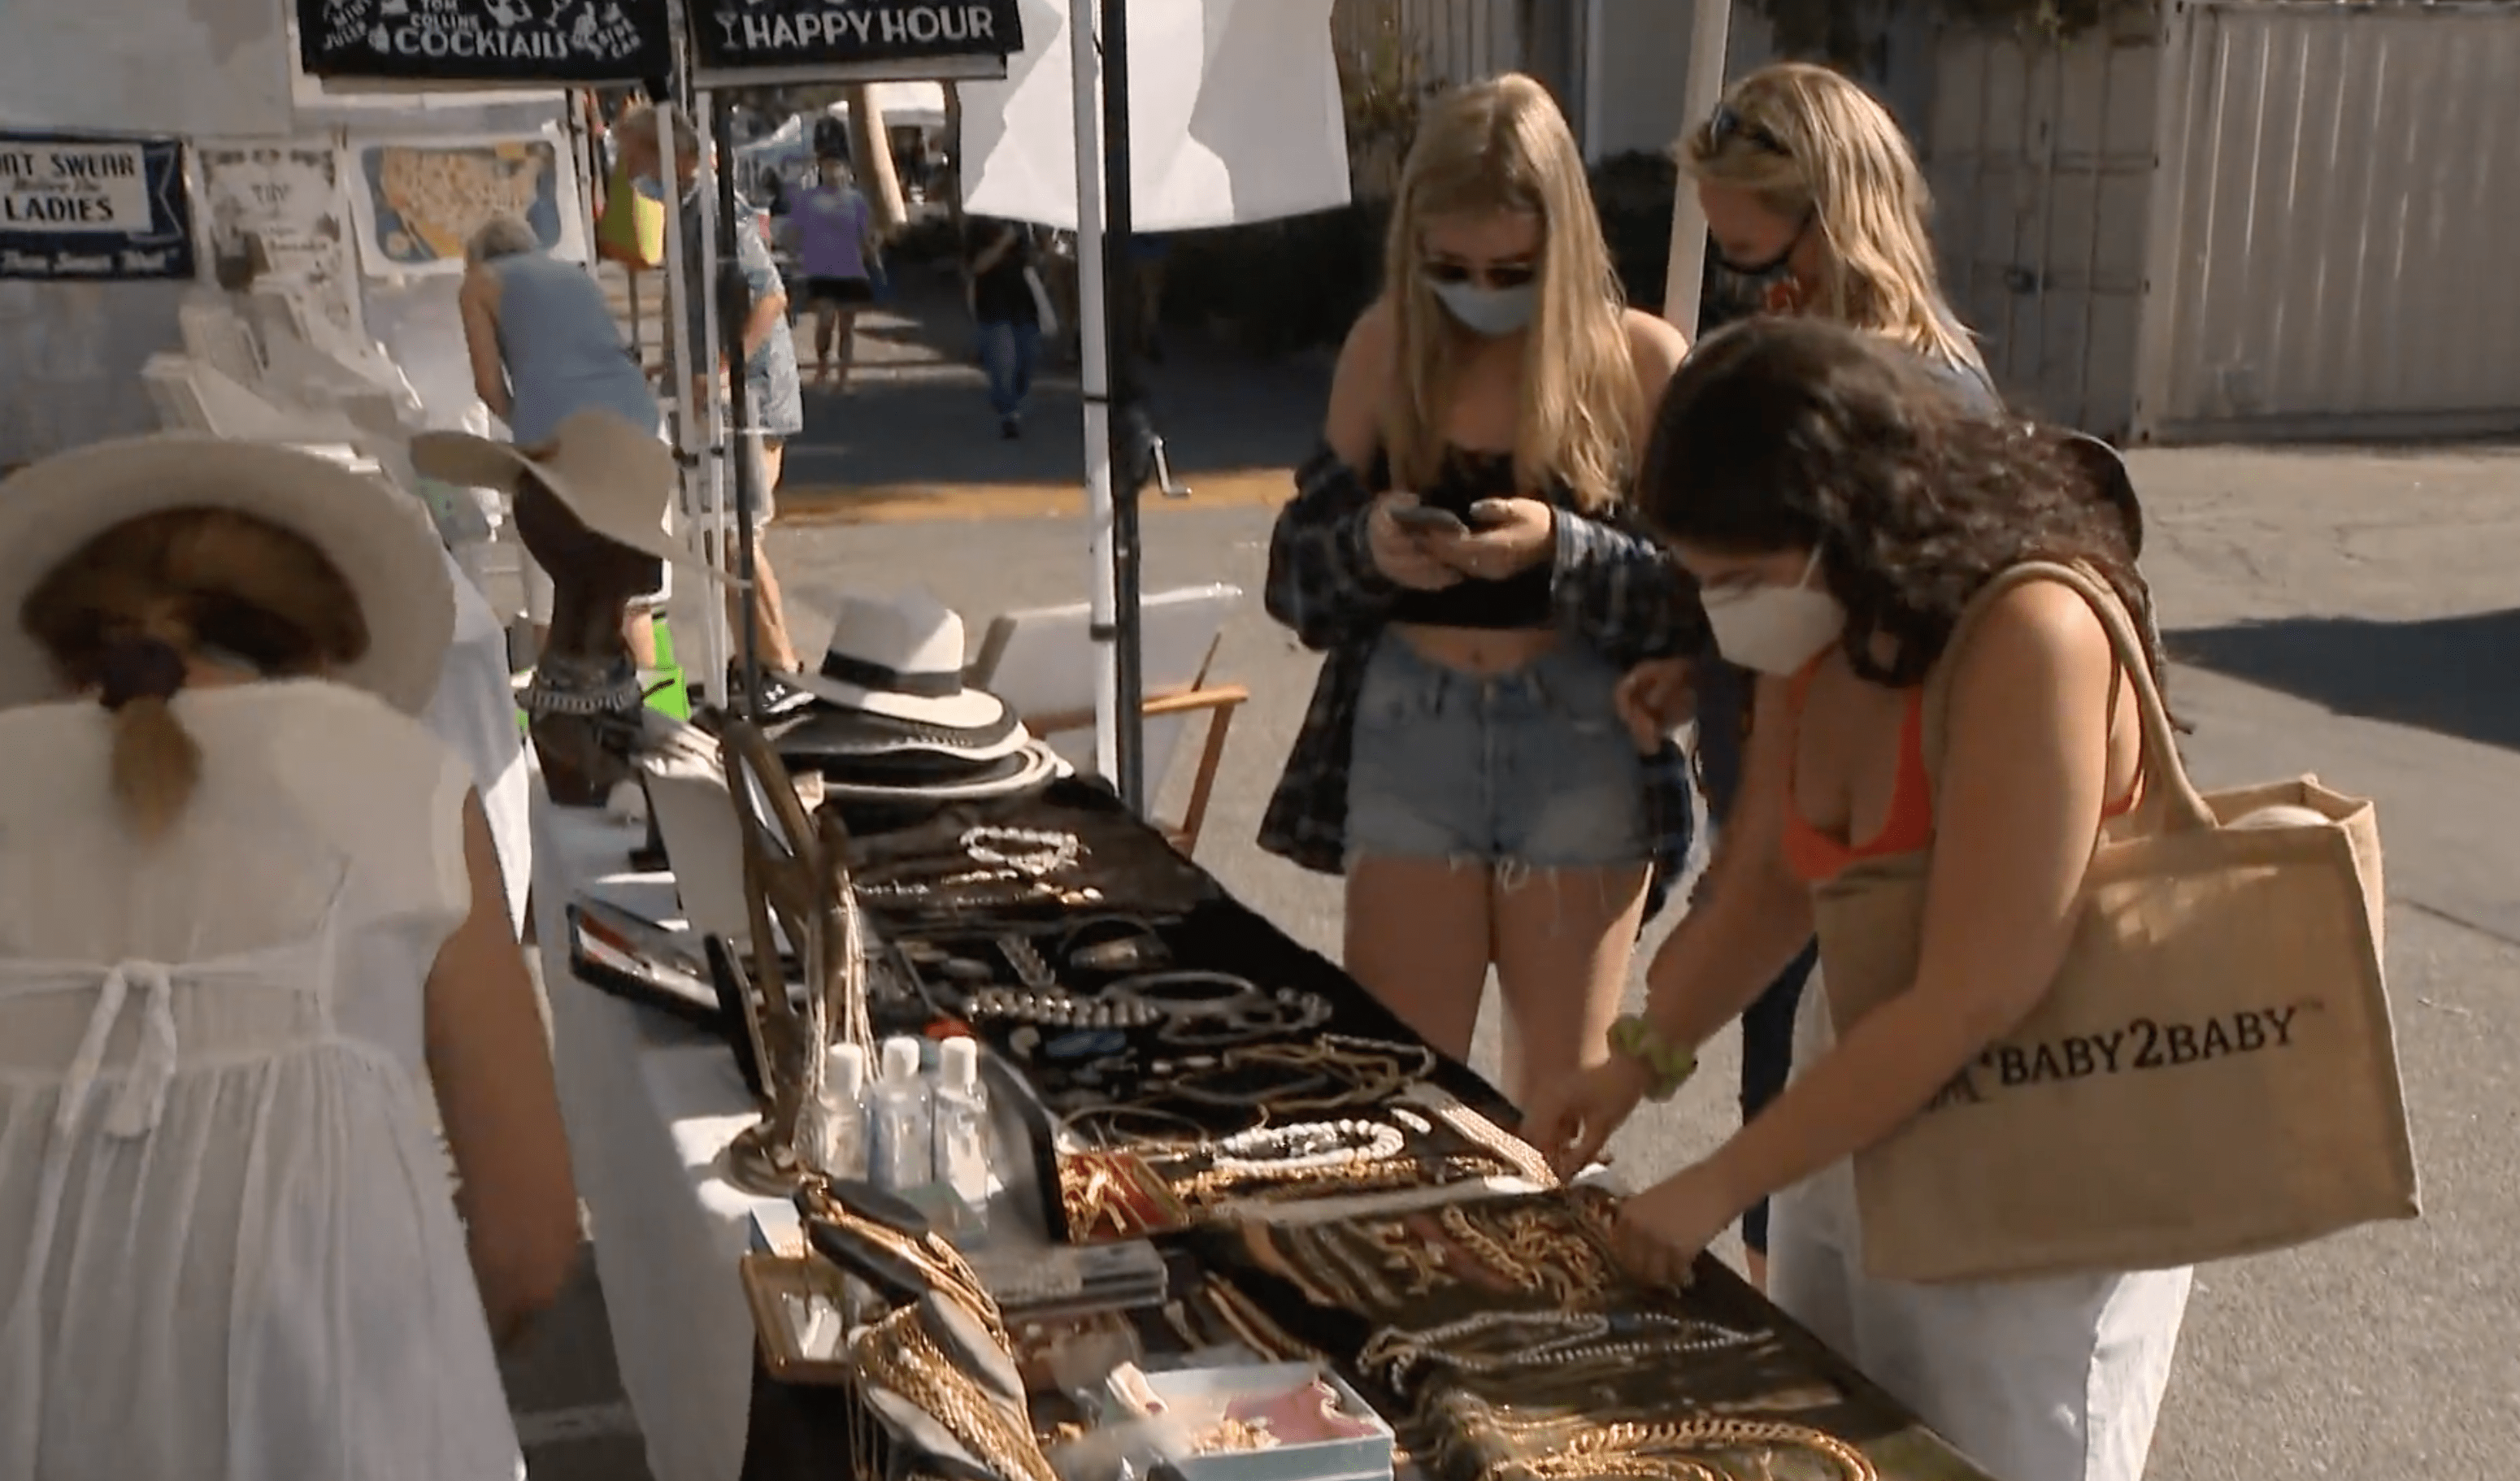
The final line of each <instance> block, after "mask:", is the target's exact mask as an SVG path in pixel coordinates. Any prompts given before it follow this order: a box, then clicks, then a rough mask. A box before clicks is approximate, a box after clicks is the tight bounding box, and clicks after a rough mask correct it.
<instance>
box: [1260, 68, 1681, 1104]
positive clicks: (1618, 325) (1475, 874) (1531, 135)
mask: <svg viewBox="0 0 2520 1481" xmlns="http://www.w3.org/2000/svg"><path fill="white" fill-rule="evenodd" d="M1384 280H1385V287H1384V291H1383V293H1382V296H1381V297H1380V298H1379V299H1377V300H1376V301H1375V302H1374V303H1373V306H1372V307H1370V308H1368V309H1367V310H1366V313H1365V315H1364V317H1363V318H1362V319H1360V320H1359V321H1358V322H1357V325H1356V327H1355V329H1354V330H1353V331H1352V332H1351V333H1350V334H1349V336H1348V339H1347V344H1346V346H1345V348H1344V349H1343V350H1342V351H1341V353H1340V356H1339V363H1338V370H1337V373H1336V375H1335V377H1334V379H1333V382H1332V385H1331V389H1330V405H1329V413H1328V419H1327V426H1326V427H1325V429H1324V442H1325V446H1324V447H1323V448H1322V450H1321V451H1320V452H1318V453H1317V454H1316V455H1315V456H1314V457H1313V459H1312V460H1311V461H1310V462H1309V463H1308V464H1307V465H1306V466H1305V467H1304V469H1303V470H1302V471H1300V472H1299V473H1298V475H1297V489H1296V495H1295V498H1294V499H1293V501H1292V502H1290V503H1289V504H1288V505H1287V506H1286V507H1285V509H1284V510H1283V512H1282V513H1281V514H1280V516H1279V517H1278V524H1277V529H1276V533H1275V536H1274V538H1273V540H1272V542H1271V548H1270V568H1269V582H1268V593H1267V595H1268V606H1269V610H1270V613H1271V615H1273V616H1275V617H1276V618H1277V619H1278V620H1279V621H1281V622H1283V623H1284V624H1286V625H1287V626H1288V627H1289V628H1291V629H1293V630H1294V632H1295V634H1296V635H1297V636H1298V637H1299V638H1300V639H1301V640H1302V641H1303V642H1304V644H1305V645H1306V646H1307V647H1310V648H1313V649H1317V650H1319V651H1323V652H1325V653H1326V654H1327V655H1328V657H1327V659H1326V661H1325V662H1324V663H1323V665H1322V672H1321V678H1320V680H1319V685H1318V688H1317V689H1316V691H1315V693H1314V697H1313V704H1312V709H1311V713H1310V714H1309V715H1308V716H1307V717H1306V721H1305V725H1304V729H1303V733H1302V735H1301V736H1300V737H1299V738H1298V739H1297V740H1296V743H1295V748H1294V753H1293V754H1292V755H1291V756H1290V757H1289V758H1288V761H1287V766H1286V772H1285V775H1284V778H1283V780H1282V781H1281V782H1280V784H1279V786H1278V790H1277V794H1276V796H1275V797H1274V798H1273V799H1272V801H1271V803H1270V807H1269V812H1268V816H1267V818H1266V820H1265V821H1264V824H1263V827H1262V831H1261V839H1260V841H1261V846H1262V847H1264V848H1267V849H1270V850H1271V851H1273V852H1276V853H1279V854H1281V855H1283V856H1285V857H1287V858H1290V859H1292V860H1294V861H1295V862H1296V863H1298V864H1301V865H1304V866H1306V867H1307V868H1311V869H1317V870H1322V871H1325V872H1329V873H1342V872H1343V873H1344V874H1345V875H1346V878H1347V926H1346V960H1347V967H1348V970H1349V971H1350V972H1351V973H1353V974H1354V975H1355V976H1356V978H1357V979H1358V980H1359V981H1360V982H1362V983H1364V984H1365V986H1366V987H1367V988H1368V989H1369V990H1370V991H1372V992H1373V994H1374V995H1375V996H1376V997H1377V998H1378V999H1380V1000H1381V1002H1382V1003H1383V1004H1384V1005H1385V1006H1386V1007H1388V1008H1390V1009H1391V1010H1393V1012H1395V1013H1396V1014H1397V1015H1398V1016H1399V1017H1400V1018H1401V1019H1403V1020H1404V1021H1406V1022H1407V1023H1408V1024H1409V1025H1410V1026H1411V1027H1412V1028H1414V1029H1416V1030H1417V1031H1418V1033H1420V1034H1422V1035H1424V1036H1425V1038H1426V1040H1427V1041H1428V1042H1429V1043H1430V1044H1432V1045H1433V1046H1434V1047H1435V1048H1437V1049H1439V1050H1441V1051H1443V1052H1444V1053H1445V1054H1447V1055H1452V1056H1453V1057H1455V1058H1457V1059H1459V1058H1464V1057H1466V1056H1467V1055H1468V1053H1469V1049H1470V1036H1471V1031H1472V1028H1473V1026H1474V1025H1475V1024H1476V1022H1477V1020H1478V1010H1479V1001H1480V998H1481V996H1482V995H1483V993H1484V991H1485V987H1486V981H1487V975H1488V972H1489V969H1490V968H1491V967H1493V968H1494V969H1495V971H1496V973H1497V978H1498V982H1499V985H1500V987H1501V989H1502V991H1503V993H1504V996H1505V1005H1506V1013H1507V1021H1508V1028H1509V1032H1508V1035H1507V1054H1506V1074H1505V1080H1506V1085H1507V1088H1508V1094H1511V1095H1514V1096H1516V1097H1527V1096H1530V1095H1532V1094H1533V1093H1534V1092H1535V1091H1537V1090H1538V1089H1540V1088H1542V1087H1544V1086H1547V1085H1550V1084H1552V1083H1555V1082H1560V1081H1564V1080H1567V1079H1569V1078H1571V1077H1573V1076H1574V1075H1575V1074H1576V1073H1577V1072H1578V1071H1579V1070H1581V1069H1582V1068H1583V1067H1584V1066H1585V1065H1587V1064H1592V1063H1597V1062H1598V1061H1600V1060H1601V1059H1602V1058H1603V1057H1605V1056H1606V1055H1607V1054H1608V1053H1609V1049H1608V1043H1607V1035H1608V1031H1609V1024H1610V1019H1611V1017H1612V1015H1613V1014H1614V1013H1615V1012H1616V1010H1617V1005H1618V1001H1619V996H1620V993H1621V991H1622V990H1623V989H1624V987H1625V985H1626V982H1627V974H1628V965H1629V957H1630V953H1631V950H1632V948H1633V946H1634V943H1635V941H1636V938H1637V932H1638V928H1639V926H1640V924H1641V922H1642V920H1643V917H1644V915H1645V914H1646V908H1647V897H1648V894H1649V892H1650V890H1651V888H1652V886H1653V885H1654V884H1656V883H1658V882H1668V880H1669V878H1670V877H1671V875H1672V874H1673V873H1674V872H1675V871H1676V869H1677V867H1678V865H1679V863H1680V861H1681V858H1682V857H1683V856H1684V855H1685V853H1686V850H1687V846H1688V830H1689V821H1688V820H1689V816H1690V802H1689V797H1688V777H1687V773H1686V769H1685V767H1684V766H1682V765H1681V764H1680V761H1679V757H1678V754H1677V752H1676V751H1673V750H1672V749H1671V748H1669V747H1668V746H1667V745H1664V744H1660V743H1653V744H1649V745H1647V746H1644V747H1640V746H1639V745H1637V744H1636V743H1635V742H1633V741H1631V740H1630V739H1629V738H1628V735H1627V733H1626V730H1625V728H1624V727H1622V726H1621V725H1620V723H1619V721H1618V718H1617V715H1616V712H1615V710H1614V707H1613V705H1612V700H1611V694H1612V691H1613V690H1614V689H1615V688H1616V686H1617V684H1618V682H1619V677H1620V675H1621V674H1622V673H1623V672H1624V671H1625V670H1626V669H1627V668H1628V667H1629V665H1631V664H1633V663H1635V662H1637V661H1639V660H1641V659H1643V658H1646V657H1650V656H1655V655H1658V654H1662V653H1669V652H1675V651H1680V650H1681V649H1682V647H1683V640H1684V639H1685V637H1686V636H1687V635H1686V634H1684V633H1682V632H1681V631H1680V630H1678V628H1677V627H1676V626H1675V622H1676V620H1677V617H1676V614H1677V613H1678V612H1679V611H1680V609H1681V607H1682V604H1681V602H1680V601H1679V600H1678V598H1679V592H1678V590H1677V586H1676V578H1675V577H1674V575H1673V573H1672V571H1671V568H1670V567H1669V566H1668V565H1667V564H1666V563H1665V562H1664V561H1663V559H1662V558H1661V556H1660V555H1659V554H1658V553H1657V551H1656V549H1655V548H1654V546H1653V544H1652V542H1650V541H1649V540H1647V539H1645V538H1644V537H1643V535H1642V534H1640V533H1638V532H1636V531H1634V530H1633V529H1631V528H1630V527H1629V525H1628V522H1627V516H1626V513H1625V505H1626V490H1627V486H1628V482H1629V480H1630V478H1631V477H1632V476H1633V475H1634V471H1635V467H1636V463H1637V458H1638V453H1639V450H1640V449H1641V448H1642V446H1643V441H1644V434H1645V429H1646V427H1647V426H1648V419H1649V418H1650V416H1651V414H1652V409H1653V407H1654V404H1655V402H1656V400H1657V399H1658V398H1659V397H1660V395H1661V392H1662V388H1663V385H1664V384H1665V382H1667V381H1669V380H1670V379H1671V375H1672V371H1673V369H1674V368H1675V367H1676V366H1677V365H1678V364H1679V362H1680V359H1681V356H1682V355H1683V354H1684V353H1685V351H1686V348H1687V346H1686V344H1685V343H1684V342H1683V340H1682V338H1681V336H1680V334H1679V333H1678V332H1677V331H1676V330H1674V329H1672V328H1671V326H1670V325H1668V324H1665V323H1664V322H1663V321H1661V320H1659V319H1656V318H1654V317H1652V316H1651V315H1648V314H1643V313H1639V312H1637V311H1635V310H1632V309H1629V308H1627V307H1626V306H1625V305H1624V304H1623V303H1622V301H1621V299H1620V295H1619V291H1618V286H1617V281H1616V279H1615V277H1614V276H1613V274H1612V271H1611V267H1610V259H1609V252H1608V249H1607V248H1606V247H1604V245H1603V243H1602V240H1601V228H1600V223H1599V221H1598V219H1597V218H1596V216H1595V214H1594V210H1593V202H1592V197H1591V195H1590V193H1589V191H1588V189H1587V186H1586V182H1585V177H1584V168H1583V160H1582V158H1581V157H1580V156H1579V155H1578V153H1577V151H1576V148H1575V142H1574V138H1573V136H1572V135H1571V134H1570V133H1569V132H1568V130H1567V127H1566V121H1565V119H1564V118H1563V117H1562V116H1561V115H1560V114H1559V112H1558V111H1557V107H1556V105H1555V104H1554V103H1553V102H1552V101H1551V99H1550V96H1549V94H1548V92H1547V91H1546V90H1545V89H1544V88H1542V87H1541V86H1540V84H1539V83H1537V82H1534V81H1532V80H1531V79H1530V78H1528V77H1522V76H1506V77H1499V78H1496V79H1494V80H1492V81H1488V82H1482V83H1477V84H1474V85H1471V86H1468V87H1463V88H1461V89H1459V90H1457V91H1455V92H1453V93H1451V94H1449V95H1448V96H1446V97H1445V98H1443V99H1442V100H1440V101H1439V102H1438V103H1436V104H1435V105H1434V107H1433V108H1432V109H1431V110H1430V112H1428V114H1427V116H1426V119H1425V121H1424V123H1423V125H1422V127H1421V128H1420V130H1419V133H1418V141H1417V144H1416V147H1415V148H1414V149H1413V151H1412V152H1411V155H1410V157H1409V161H1408V164H1407V166H1406V169H1405V171H1404V173H1403V178H1402V181H1401V189H1400V199H1399V202H1398V203H1397V206H1396V209H1395V211H1394V213H1393V217H1392V223H1391V232H1390V238H1389V244H1388V248H1387V259H1386V266H1385V270H1384ZM1641 749H1643V750H1647V751H1650V753H1651V754H1650V755H1646V756H1641V755H1640V750H1641ZM1570 1000H1571V1001H1570Z"/></svg>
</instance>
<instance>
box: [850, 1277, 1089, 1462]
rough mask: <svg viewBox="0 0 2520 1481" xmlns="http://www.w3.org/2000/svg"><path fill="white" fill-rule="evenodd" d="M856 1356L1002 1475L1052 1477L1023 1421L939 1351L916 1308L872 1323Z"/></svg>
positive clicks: (881, 1382) (867, 1372) (871, 1376)
mask: <svg viewBox="0 0 2520 1481" xmlns="http://www.w3.org/2000/svg"><path fill="white" fill-rule="evenodd" d="M857 1360H858V1369H859V1371H860V1372H861V1374H862V1375H863V1376H864V1377H865V1378H866V1379H867V1380H869V1381H871V1382H873V1383H875V1384H876V1385H877V1386H878V1387H881V1388H887V1389H890V1390H891V1391H892V1392H894V1393H896V1394H899V1395H900V1396H901V1397H902V1398H903V1399H905V1400H907V1401H909V1402H910V1403H912V1404H914V1405H917V1406H918V1407H919V1408H920V1409H921V1410H922V1411H924V1412H925V1413H926V1414H929V1415H930V1416H931V1417H933V1418H934V1419H935V1420H936V1421H937V1422H938V1423H939V1424H941V1425H943V1426H944V1427H945V1431H946V1433H948V1434H950V1435H952V1436H953V1437H954V1441H955V1443H956V1444H958V1445H960V1446H962V1447H963V1448H964V1449H965V1450H967V1451H969V1452H970V1453H971V1458H972V1459H975V1460H978V1461H979V1462H980V1463H981V1464H983V1465H985V1466H987V1467H989V1468H990V1469H991V1470H993V1471H995V1472H996V1473H997V1474H998V1475H999V1476H1001V1477H1003V1478H1005V1481H1057V1475H1056V1473H1055V1472H1053V1471H1052V1470H1051V1467H1050V1461H1049V1460H1048V1459H1046V1458H1045V1457H1044V1456H1043V1455H1042V1453H1041V1442H1040V1441H1039V1440H1038V1439H1036V1438H1034V1436H1033V1434H1032V1432H1031V1429H1030V1427H1029V1425H1028V1424H1024V1423H1017V1422H1016V1421H1015V1420H1014V1419H1013V1418H1012V1416H1010V1415H1009V1414H1007V1412H1006V1410H1005V1409H1004V1408H1003V1407H1002V1406H1001V1405H1000V1404H999V1402H998V1400H997V1398H996V1397H995V1396H994V1395H992V1394H990V1393H989V1392H988V1390H986V1389H984V1388H982V1387H981V1386H980V1384H979V1382H978V1380H976V1379H974V1378H973V1377H972V1376H971V1375H970V1374H968V1373H967V1372H965V1371H963V1369H962V1368H961V1367H960V1366H958V1365H957V1364H956V1363H955V1362H954V1360H953V1359H951V1358H949V1357H947V1356H946V1355H945V1352H944V1350H943V1349H942V1348H940V1347H938V1346H937V1345H936V1339H935V1338H934V1337H931V1336H929V1335H928V1332H927V1328H926V1326H925V1324H923V1323H922V1321H921V1320H920V1315H919V1308H917V1307H915V1306H913V1307H905V1308H903V1309H902V1310H900V1311H898V1312H895V1313H893V1314H892V1315H891V1316H889V1317H887V1318H885V1319H884V1320H883V1321H882V1322H880V1323H877V1324H876V1325H875V1327H874V1328H872V1329H871V1330H869V1331H868V1332H867V1334H866V1335H865V1336H863V1337H861V1338H859V1339H858V1346H857Z"/></svg>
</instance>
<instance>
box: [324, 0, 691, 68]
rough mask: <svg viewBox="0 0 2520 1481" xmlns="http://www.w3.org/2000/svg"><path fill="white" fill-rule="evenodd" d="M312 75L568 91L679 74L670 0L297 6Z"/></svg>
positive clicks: (328, 1)
mask: <svg viewBox="0 0 2520 1481" xmlns="http://www.w3.org/2000/svg"><path fill="white" fill-rule="evenodd" d="M297 50H298V59H299V61H300V62H301V63H302V64H303V65H304V67H305V68H306V72H307V74H308V75H309V76H315V77H355V78H365V79H369V80H372V81H410V82H478V83H484V84H489V85H494V86H497V85H516V86H560V85H564V84H577V85H587V84H593V83H601V82H635V81H638V80H639V79H641V78H644V77H661V76H663V75H665V73H667V72H668V71H670V70H672V57H673V46H672V28H671V25H670V23H669V22H667V20H666V15H665V0H297Z"/></svg>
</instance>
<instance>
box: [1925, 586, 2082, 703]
mask: <svg viewBox="0 0 2520 1481" xmlns="http://www.w3.org/2000/svg"><path fill="white" fill-rule="evenodd" d="M2114 652H2115V651H2114V649H2113V648H2112V646H2111V644H2110V641H2109V630H2108V628H2107V627H2106V626H2104V625H2103V624H2102V623H2101V620H2100V616H2099V614H2098V613H2097V612H2095V611H2093V609H2092V605H2091V603H2089V602H2088V601H2086V600H2084V597H2083V595H2082V593H2080V592H2078V591H2075V590H2074V589H2073V588H2072V587H2070V586H2066V585H2064V584H2063V583H2061V582H2056V581H2026V582H2023V583H2021V584H2020V585H2018V586H2015V587H2013V588H2012V589H2011V590H2009V591H2007V592H2004V593H2003V595H2001V596H1999V597H1997V598H1996V599H1995V602H1994V605H1993V606H1989V607H1988V608H1987V609H1986V612H1985V613H1984V615H1983V616H1982V617H1980V619H1979V620H1978V623H1977V628H1976V631H1975V632H1974V633H1973V634H1972V635H1971V636H1970V638H1969V640H1968V642H1967V644H1966V645H1965V646H1964V647H1963V648H1962V649H1961V651H1958V653H1955V654H1954V655H1953V673H1952V679H1953V686H1954V689H1955V691H1956V692H1958V693H1960V694H1967V693H1970V692H1986V691H1992V692H1995V693H1997V694H2001V695H2009V696H2015V697H2018V696H2022V695H2026V694H2039V693H2052V692H2054V691H2055V690H2056V689H2058V688H2061V687H2064V686H2068V685H2077V684H2081V683H2084V682H2086V681H2092V682H2097V681H2100V680H2102V679H2104V678H2105V676H2106V675H2108V674H2109V673H2110V672H2111V664H2112V660H2113V657H2114Z"/></svg>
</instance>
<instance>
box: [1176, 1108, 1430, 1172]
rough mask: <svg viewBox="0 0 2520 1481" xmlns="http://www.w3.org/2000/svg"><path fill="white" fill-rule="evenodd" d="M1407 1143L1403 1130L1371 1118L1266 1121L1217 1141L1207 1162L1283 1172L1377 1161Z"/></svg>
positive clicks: (1227, 1168)
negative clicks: (1292, 1122)
mask: <svg viewBox="0 0 2520 1481" xmlns="http://www.w3.org/2000/svg"><path fill="white" fill-rule="evenodd" d="M1408 1145H1409V1139H1408V1138H1406V1137H1403V1136H1402V1135H1401V1134H1400V1129H1399V1128H1398V1127H1396V1126H1383V1125H1379V1124H1377V1123H1375V1122H1373V1121H1316V1122H1310V1123H1307V1124H1303V1125H1297V1126H1263V1127H1257V1128H1254V1129H1253V1130H1250V1131H1247V1132H1238V1133H1236V1134H1235V1135H1233V1136H1231V1137H1228V1138H1226V1139H1225V1140H1223V1141H1221V1142H1219V1143H1217V1144H1216V1148H1215V1152H1214V1154H1213V1155H1212V1156H1211V1157H1210V1158H1209V1161H1208V1167H1209V1169H1210V1170H1211V1171H1213V1172H1219V1173H1229V1174H1232V1173H1239V1174H1254V1173H1256V1174H1265V1175H1268V1176H1271V1177H1281V1178H1283V1177H1288V1176H1291V1175H1293V1174H1296V1173H1310V1172H1320V1171H1323V1170H1325V1169H1328V1168H1333V1167H1342V1166H1345V1165H1346V1164H1348V1163H1351V1162H1378V1161H1381V1160H1382V1159H1383V1158H1385V1157H1396V1156H1398V1155H1400V1153H1401V1152H1402V1151H1404V1150H1405V1149H1407V1147H1408Z"/></svg>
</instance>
